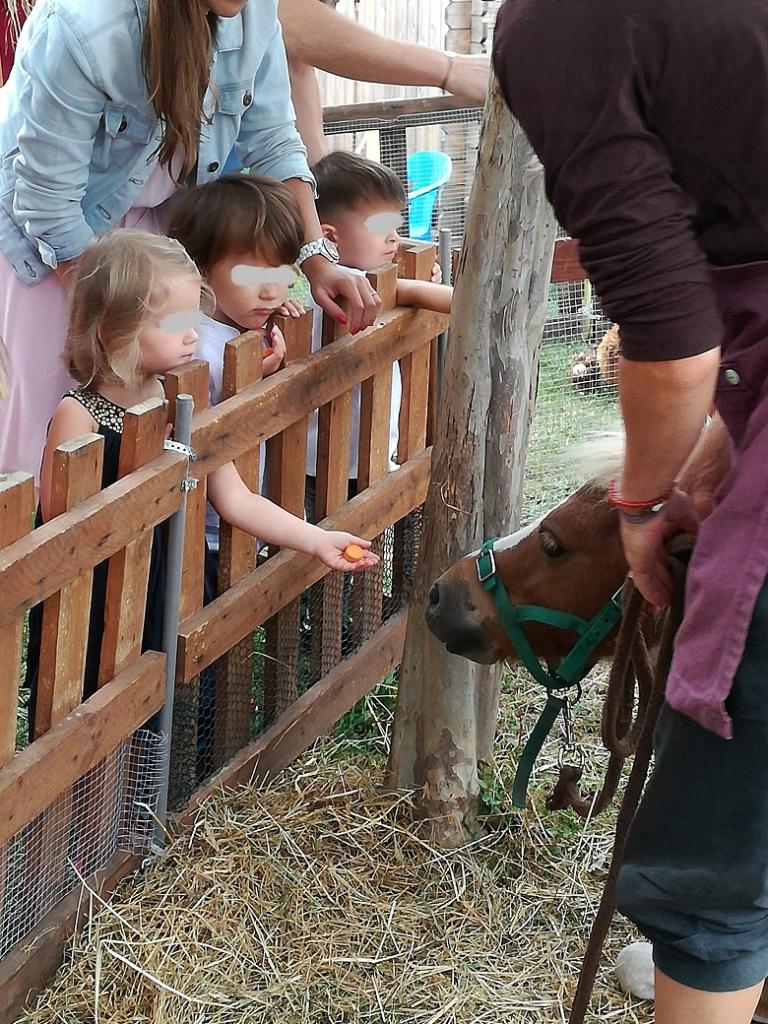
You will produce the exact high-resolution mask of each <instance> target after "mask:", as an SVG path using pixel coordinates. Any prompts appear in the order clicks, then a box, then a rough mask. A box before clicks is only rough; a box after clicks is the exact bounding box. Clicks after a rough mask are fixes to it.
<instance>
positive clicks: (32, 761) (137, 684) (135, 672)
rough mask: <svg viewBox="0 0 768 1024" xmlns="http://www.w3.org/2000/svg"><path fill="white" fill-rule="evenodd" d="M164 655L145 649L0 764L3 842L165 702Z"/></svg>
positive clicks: (0, 805)
mask: <svg viewBox="0 0 768 1024" xmlns="http://www.w3.org/2000/svg"><path fill="white" fill-rule="evenodd" d="M164 700H165V655H163V654H158V653H157V652H156V651H147V653H146V654H143V655H142V656H141V658H139V660H138V661H136V662H134V664H133V665H131V666H130V668H127V669H126V670H125V671H124V672H122V673H121V674H120V675H119V676H118V677H117V678H116V679H114V680H113V681H112V682H111V683H109V685H107V686H104V687H102V688H101V689H100V690H99V691H98V693H96V694H95V695H94V696H93V697H91V698H90V699H89V700H87V701H86V702H85V703H84V704H81V705H79V707H77V708H76V709H75V711H73V712H72V714H70V715H68V716H67V717H66V718H65V719H63V720H62V721H61V722H59V723H58V724H57V725H54V726H53V727H52V729H51V730H50V732H48V733H46V734H45V736H42V737H41V738H40V739H39V740H35V742H34V743H32V744H31V745H30V746H29V747H27V748H26V750H22V751H21V752H20V753H18V754H17V755H16V756H15V757H14V758H13V759H12V760H11V761H9V762H8V764H6V765H5V766H4V767H3V768H0V807H2V808H3V813H2V816H0V846H2V845H3V844H4V843H7V842H8V840H9V839H10V838H11V837H12V836H14V835H16V833H17V832H18V831H19V830H20V829H22V828H24V826H25V825H28V824H29V822H30V821H32V820H33V819H34V818H36V817H37V815H38V814H40V813H41V812H42V811H44V810H45V809H46V808H47V807H50V806H51V804H52V803H53V802H54V801H55V800H56V799H57V798H58V797H59V796H60V795H61V794H62V793H63V792H65V790H67V789H68V788H69V787H70V786H72V785H73V784H74V783H75V782H76V781H77V780H78V779H81V778H82V777H83V775H85V773H86V772H88V771H90V769H91V768H93V767H94V765H96V764H98V763H99V762H100V761H102V760H103V759H104V758H105V757H106V756H107V755H108V754H109V753H111V752H112V751H113V750H114V749H115V748H116V747H117V745H118V744H119V743H120V742H121V741H122V740H124V739H126V737H128V736H130V735H131V734H132V733H133V732H134V731H135V730H136V729H138V728H139V726H141V725H143V724H144V723H145V722H146V721H147V719H149V718H151V717H152V715H153V714H154V713H155V712H156V711H157V710H158V709H159V708H160V707H161V706H162V704H163V701H164Z"/></svg>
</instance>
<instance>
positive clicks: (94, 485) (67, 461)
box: [15, 434, 104, 923]
mask: <svg viewBox="0 0 768 1024" xmlns="http://www.w3.org/2000/svg"><path fill="white" fill-rule="evenodd" d="M103 462H104V438H103V437H102V436H101V435H100V434H86V435H84V436H83V437H79V438H76V439H74V440H73V441H68V442H66V443H65V444H62V445H59V447H58V448H57V449H56V450H55V452H54V453H53V469H52V474H51V496H50V502H49V506H50V507H49V518H53V517H54V516H58V515H62V514H63V513H64V512H69V511H70V510H71V509H73V508H75V507H76V506H77V505H78V504H79V503H80V502H81V501H84V500H85V499H86V498H90V497H92V496H93V495H94V494H96V493H97V492H98V491H99V490H100V488H101V474H102V466H103ZM92 582H93V570H89V571H88V572H85V573H82V574H81V575H79V576H76V577H75V578H74V579H73V580H71V581H70V582H69V583H67V584H66V585H65V586H64V587H62V589H61V590H60V591H59V592H58V593H57V594H53V595H52V596H51V597H49V598H48V600H47V601H45V602H44V604H43V622H42V635H41V640H40V659H39V664H38V677H37V698H36V701H35V720H34V723H33V735H34V738H35V739H36V740H37V739H39V738H40V737H41V736H43V735H44V734H45V733H47V732H48V731H49V730H50V729H51V727H52V726H54V725H56V724H57V723H58V722H60V721H61V720H62V719H63V718H65V717H66V716H67V715H68V714H69V713H70V712H71V711H73V710H74V709H75V708H76V707H77V706H78V705H79V704H81V703H82V701H83V679H84V675H85V661H86V654H87V651H88V632H89V625H90V613H91V585H92ZM73 809H74V794H73V792H72V791H71V790H67V791H66V792H64V793H62V795H61V800H60V802H59V803H57V804H55V805H54V806H53V807H49V808H47V809H46V810H45V811H44V812H43V813H42V814H41V815H40V817H39V818H38V819H37V820H36V821H35V822H34V824H33V827H32V828H31V829H30V831H29V835H28V836H27V842H26V847H25V850H24V868H23V872H24V876H25V877H26V878H30V879H31V878H34V879H35V880H36V884H35V886H34V887H32V888H28V889H27V890H26V891H24V892H23V893H22V898H21V900H20V904H21V905H20V906H18V907H16V908H15V913H16V914H19V913H21V914H22V915H25V916H26V918H27V919H28V920H29V921H30V922H35V923H36V921H37V919H38V917H39V916H40V907H41V900H42V899H43V895H44V893H45V892H46V889H47V887H48V886H50V887H51V888H52V889H54V890H55V889H56V888H58V887H60V886H61V885H63V884H65V883H66V879H67V876H68V874H69V867H68V865H67V855H68V852H69V845H70V833H71V831H72V825H73V821H72V819H73ZM75 831H77V830H75Z"/></svg>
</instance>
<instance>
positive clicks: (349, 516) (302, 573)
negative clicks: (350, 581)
mask: <svg viewBox="0 0 768 1024" xmlns="http://www.w3.org/2000/svg"><path fill="white" fill-rule="evenodd" d="M431 458H432V452H431V450H427V451H425V452H422V453H421V454H420V455H417V456H416V457H415V458H413V459H411V460H410V461H409V462H408V465H406V466H403V467H402V468H401V469H399V470H398V471H397V473H392V474H387V476H386V477H385V478H384V479H382V480H380V481H379V482H378V483H376V484H374V485H373V486H372V487H369V488H368V490H367V491H364V492H363V493H362V494H360V495H358V496H357V497H356V498H353V500H352V501H350V502H348V503H347V504H346V505H345V506H344V508H342V509H340V510H339V512H337V513H334V515H332V516H329V517H328V519H326V520H325V521H324V522H323V524H322V525H323V526H324V527H325V528H326V529H328V530H349V531H350V532H353V533H367V534H369V535H370V536H375V535H376V534H378V533H381V531H382V530H384V529H385V528H386V527H387V526H389V525H390V524H391V523H393V522H396V521H397V520H398V519H402V517H403V516H405V515H407V514H408V512H410V511H412V510H413V509H414V508H416V507H418V506H419V505H421V504H422V503H423V501H424V498H425V496H426V493H427V486H428V484H429V467H430V461H431ZM329 571H330V570H329V569H327V568H326V567H325V566H324V565H323V564H322V563H321V562H319V561H318V560H317V559H316V558H312V557H311V556H309V555H303V554H299V553H298V552H294V551H281V552H280V554H279V555H277V556H276V557H275V558H273V559H270V560H269V562H268V563H267V564H266V565H262V566H259V567H258V568H257V569H255V570H254V571H253V572H250V573H248V575H247V576H244V577H243V578H242V579H241V580H240V581H239V582H238V583H236V584H235V586H234V587H232V589H231V590H228V591H227V593H226V594H222V595H221V596H220V597H219V598H217V599H216V601H214V602H213V603H212V604H210V605H208V607H207V608H204V609H203V610H202V611H201V612H199V613H198V614H196V615H193V616H190V618H189V619H187V620H185V621H184V622H182V623H181V625H180V626H179V648H178V651H179V655H178V659H179V660H178V663H177V679H178V680H184V679H191V678H192V677H193V676H195V675H197V673H199V672H200V671H201V670H202V669H203V668H205V667H206V666H207V665H210V664H211V663H212V662H213V661H215V660H216V658H219V657H221V655H222V654H223V653H224V652H225V651H227V650H229V648H230V647H232V645H233V644H235V643H237V641H238V640H241V639H242V638H243V637H244V636H245V634H246V633H248V632H249V631H250V630H253V629H255V628H256V626H258V625H259V624H260V623H263V622H266V620H267V619H268V618H270V616H272V615H274V614H275V613H276V612H277V611H278V610H279V609H280V608H282V607H283V606H284V605H285V604H286V602H288V601H291V600H293V599H294V598H296V597H298V596H299V595H300V594H302V593H303V592H304V591H305V590H306V589H307V587H309V586H311V585H312V584H313V583H316V582H317V580H319V579H321V578H322V577H323V576H324V575H326V574H327V573H328V572H329Z"/></svg>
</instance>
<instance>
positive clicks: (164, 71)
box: [142, 0, 216, 184]
mask: <svg viewBox="0 0 768 1024" xmlns="http://www.w3.org/2000/svg"><path fill="white" fill-rule="evenodd" d="M215 31H216V18H215V17H214V16H213V15H212V14H210V12H209V11H208V10H207V9H206V7H205V5H204V4H203V2H202V0H149V13H148V15H147V24H146V28H145V30H144V52H143V54H142V59H143V68H144V77H145V78H146V80H147V87H148V89H149V98H150V100H151V101H152V104H153V106H154V108H155V113H156V114H157V116H158V117H159V118H160V119H161V120H162V121H163V138H162V142H161V143H160V148H159V150H158V157H159V160H160V163H161V164H162V165H163V166H164V167H168V169H169V170H170V167H171V160H172V159H173V158H174V156H175V155H176V154H177V153H181V154H182V164H181V169H180V170H179V174H178V178H177V184H179V183H181V182H182V181H184V180H185V179H186V178H187V176H188V175H189V173H190V171H191V170H192V168H193V167H194V166H195V162H196V161H197V151H198V146H199V142H200V119H201V117H202V110H203V97H204V95H205V90H206V89H207V87H208V81H209V77H210V64H211V41H212V38H213V36H214V34H215Z"/></svg>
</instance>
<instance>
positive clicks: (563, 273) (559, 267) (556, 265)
mask: <svg viewBox="0 0 768 1024" xmlns="http://www.w3.org/2000/svg"><path fill="white" fill-rule="evenodd" d="M587 277H588V275H587V272H586V270H585V269H584V267H582V265H581V260H580V259H579V243H578V240H577V239H576V238H559V239H558V240H557V241H556V242H555V252H554V254H553V257H552V273H551V275H550V278H549V281H550V284H566V283H570V282H573V281H586V280H587Z"/></svg>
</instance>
